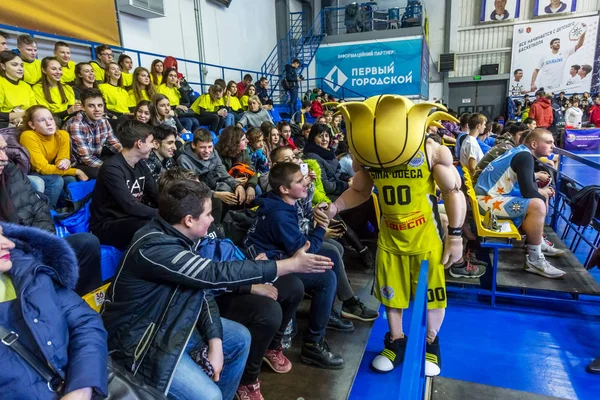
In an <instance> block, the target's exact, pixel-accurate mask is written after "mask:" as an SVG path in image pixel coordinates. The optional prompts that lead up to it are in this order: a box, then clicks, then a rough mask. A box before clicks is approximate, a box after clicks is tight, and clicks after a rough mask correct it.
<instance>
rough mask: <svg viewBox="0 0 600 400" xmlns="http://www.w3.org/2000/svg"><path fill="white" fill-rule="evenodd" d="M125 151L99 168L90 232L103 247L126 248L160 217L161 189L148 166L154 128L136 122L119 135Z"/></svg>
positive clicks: (123, 125) (121, 129) (128, 123)
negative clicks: (138, 232)
mask: <svg viewBox="0 0 600 400" xmlns="http://www.w3.org/2000/svg"><path fill="white" fill-rule="evenodd" d="M117 136H118V137H119V140H120V141H121V144H122V145H123V151H122V152H121V153H119V154H117V155H115V156H113V157H111V158H110V159H109V160H108V161H106V162H104V163H103V164H102V166H101V167H100V172H99V173H98V179H97V181H96V186H95V187H94V193H93V194H92V206H91V214H92V216H91V219H90V229H91V231H92V233H94V235H96V236H98V239H100V243H102V244H106V245H109V246H114V247H117V248H120V249H122V248H125V247H127V245H128V244H129V242H130V241H131V238H132V237H133V234H134V233H135V232H136V231H137V230H138V229H139V228H141V227H142V226H144V225H145V224H146V223H147V222H148V221H149V220H150V219H152V218H154V217H156V216H157V215H158V211H157V209H156V208H155V207H156V205H157V204H158V189H157V186H156V182H155V181H154V178H153V177H152V173H151V172H150V170H149V169H148V167H147V166H146V163H144V162H140V161H142V160H147V159H148V156H149V155H150V152H151V151H152V149H153V148H154V144H153V142H152V141H153V139H154V138H153V136H152V127H151V126H150V125H147V124H144V123H143V122H139V121H136V120H129V121H125V122H123V123H122V124H121V125H120V126H119V129H118V131H117Z"/></svg>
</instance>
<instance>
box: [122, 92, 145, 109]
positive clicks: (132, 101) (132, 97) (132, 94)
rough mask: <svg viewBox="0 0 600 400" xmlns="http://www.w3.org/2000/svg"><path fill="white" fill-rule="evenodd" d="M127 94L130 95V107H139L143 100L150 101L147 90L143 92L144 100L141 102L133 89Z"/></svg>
mask: <svg viewBox="0 0 600 400" xmlns="http://www.w3.org/2000/svg"><path fill="white" fill-rule="evenodd" d="M127 93H129V102H128V105H129V107H135V106H137V105H138V103H139V102H140V101H142V100H148V101H150V97H149V96H148V92H146V90H142V98H141V99H139V100H138V99H137V98H136V97H135V92H134V91H133V89H129V91H128V92H127Z"/></svg>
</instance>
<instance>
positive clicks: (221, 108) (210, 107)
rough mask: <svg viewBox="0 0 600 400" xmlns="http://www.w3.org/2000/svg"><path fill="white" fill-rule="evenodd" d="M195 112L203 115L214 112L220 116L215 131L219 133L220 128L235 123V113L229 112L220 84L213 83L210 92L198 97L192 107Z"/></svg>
mask: <svg viewBox="0 0 600 400" xmlns="http://www.w3.org/2000/svg"><path fill="white" fill-rule="evenodd" d="M190 108H191V109H192V111H194V113H196V114H197V115H200V116H202V115H203V114H213V115H216V116H218V117H219V124H218V127H217V128H216V129H217V130H216V131H214V132H215V133H216V134H219V130H220V129H221V128H223V127H227V126H230V125H232V124H233V121H234V117H233V114H232V115H229V114H228V113H227V108H225V105H224V104H223V88H222V87H221V86H219V85H212V86H211V87H209V88H208V93H205V94H203V95H202V96H200V97H198V98H197V99H196V101H194V104H192V106H191V107H190Z"/></svg>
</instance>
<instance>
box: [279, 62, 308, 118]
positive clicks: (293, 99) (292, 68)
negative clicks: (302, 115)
mask: <svg viewBox="0 0 600 400" xmlns="http://www.w3.org/2000/svg"><path fill="white" fill-rule="evenodd" d="M299 67H300V60H298V59H297V58H294V59H293V60H292V63H291V64H287V65H286V66H285V77H284V79H283V83H282V85H283V88H284V89H285V91H286V92H287V93H288V96H289V99H290V115H293V114H294V113H295V112H296V111H298V109H297V107H296V103H297V101H298V87H299V81H301V80H303V79H304V78H303V77H302V75H298V68H299Z"/></svg>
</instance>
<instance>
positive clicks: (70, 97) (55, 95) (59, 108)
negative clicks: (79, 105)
mask: <svg viewBox="0 0 600 400" xmlns="http://www.w3.org/2000/svg"><path fill="white" fill-rule="evenodd" d="M62 87H63V90H64V92H65V97H66V98H67V101H66V103H63V101H62V98H61V96H60V91H59V90H58V86H54V87H53V88H50V97H51V98H52V101H53V102H54V103H50V102H49V101H48V100H46V97H45V96H44V88H43V87H42V84H41V83H38V84H37V85H34V86H33V88H32V89H33V94H34V95H35V101H36V102H37V104H39V105H40V106H44V107H46V108H48V110H50V112H51V113H52V114H59V113H61V112H63V111H67V109H68V108H69V107H70V106H72V105H73V104H75V93H74V92H73V88H72V87H71V86H69V85H62Z"/></svg>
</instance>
